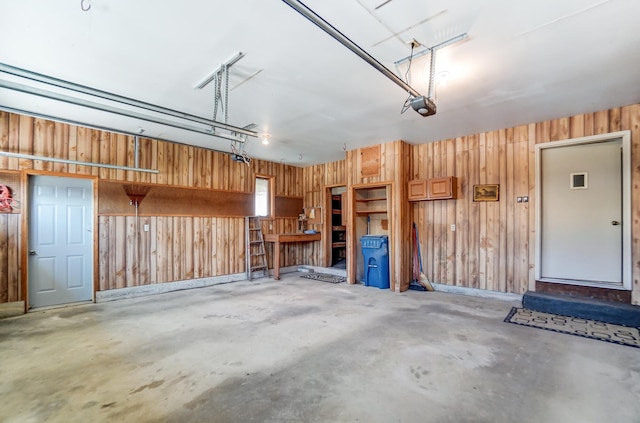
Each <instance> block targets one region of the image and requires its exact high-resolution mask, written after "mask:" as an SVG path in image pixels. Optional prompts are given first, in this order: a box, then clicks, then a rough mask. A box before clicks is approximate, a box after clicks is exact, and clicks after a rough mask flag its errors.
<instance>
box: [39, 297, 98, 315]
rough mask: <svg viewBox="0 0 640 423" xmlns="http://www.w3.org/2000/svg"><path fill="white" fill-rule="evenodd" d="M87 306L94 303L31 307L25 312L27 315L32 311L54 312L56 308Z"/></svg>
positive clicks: (80, 302) (90, 301) (78, 302)
mask: <svg viewBox="0 0 640 423" xmlns="http://www.w3.org/2000/svg"><path fill="white" fill-rule="evenodd" d="M87 304H94V302H93V300H87V301H75V302H73V303H64V304H54V305H50V306H42V307H31V308H29V309H28V310H27V313H31V312H32V311H47V310H55V309H58V308H66V307H74V306H79V305H87Z"/></svg>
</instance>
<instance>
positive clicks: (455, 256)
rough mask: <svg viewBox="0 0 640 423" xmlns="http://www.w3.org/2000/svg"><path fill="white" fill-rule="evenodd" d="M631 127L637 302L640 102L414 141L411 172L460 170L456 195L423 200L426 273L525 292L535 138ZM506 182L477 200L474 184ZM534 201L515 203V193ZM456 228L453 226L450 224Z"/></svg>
mask: <svg viewBox="0 0 640 423" xmlns="http://www.w3.org/2000/svg"><path fill="white" fill-rule="evenodd" d="M621 130H630V131H631V133H632V134H631V137H632V138H631V139H632V145H633V147H632V169H633V175H632V187H633V193H632V210H633V223H632V224H633V257H634V260H633V262H634V282H633V287H634V302H635V303H636V304H637V303H638V302H639V301H640V282H639V278H640V219H639V218H638V216H639V214H640V105H631V106H626V107H621V108H614V109H611V110H605V111H601V112H596V113H588V114H583V115H578V116H572V117H567V118H562V119H555V120H551V121H546V122H540V123H535V124H530V125H523V126H518V127H515V128H508V129H503V130H498V131H491V132H485V133H481V134H475V135H470V136H466V137H460V138H456V139H448V140H443V141H439V142H434V143H429V144H422V145H417V146H414V147H413V154H412V156H413V166H412V178H413V179H425V178H432V177H440V176H457V177H458V182H459V186H458V192H459V198H458V199H457V200H440V201H426V202H417V203H415V204H414V206H413V207H414V210H413V211H414V219H415V221H416V223H417V225H418V232H419V235H420V240H421V243H422V259H423V262H424V266H425V273H426V274H427V276H428V277H429V278H430V280H432V281H434V282H437V283H444V284H448V285H456V286H465V287H472V288H480V289H489V290H494V291H502V292H513V293H524V292H525V291H527V290H528V289H530V286H531V284H532V282H533V279H534V269H535V204H536V198H535V145H536V144H538V143H544V142H549V141H559V140H566V139H571V138H578V137H583V136H589V135H597V134H606V133H609V132H616V131H621ZM483 183H487V184H500V201H499V202H495V203H494V202H491V203H484V202H482V203H480V202H473V197H472V189H473V185H474V184H483ZM525 195H528V196H529V203H517V202H516V197H517V196H525ZM452 224H455V225H456V231H455V232H452V231H451V229H450V228H451V225H452Z"/></svg>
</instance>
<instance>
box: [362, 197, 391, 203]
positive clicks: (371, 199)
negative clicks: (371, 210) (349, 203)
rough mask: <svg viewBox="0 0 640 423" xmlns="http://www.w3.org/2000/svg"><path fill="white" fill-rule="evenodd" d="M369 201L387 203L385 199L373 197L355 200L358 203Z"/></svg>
mask: <svg viewBox="0 0 640 423" xmlns="http://www.w3.org/2000/svg"><path fill="white" fill-rule="evenodd" d="M369 201H387V197H375V198H357V199H356V202H358V203H368V202H369Z"/></svg>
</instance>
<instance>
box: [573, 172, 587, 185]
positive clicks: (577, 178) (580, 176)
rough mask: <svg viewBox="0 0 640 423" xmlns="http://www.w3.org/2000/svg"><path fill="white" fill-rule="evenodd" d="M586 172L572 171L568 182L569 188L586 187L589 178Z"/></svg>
mask: <svg viewBox="0 0 640 423" xmlns="http://www.w3.org/2000/svg"><path fill="white" fill-rule="evenodd" d="M588 176H589V175H588V174H587V172H580V173H572V174H571V175H570V179H569V183H570V186H569V188H570V189H588V188H589V182H588V181H589V178H588Z"/></svg>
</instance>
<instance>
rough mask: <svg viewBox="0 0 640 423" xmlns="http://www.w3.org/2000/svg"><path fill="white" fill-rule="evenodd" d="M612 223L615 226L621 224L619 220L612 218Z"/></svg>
mask: <svg viewBox="0 0 640 423" xmlns="http://www.w3.org/2000/svg"><path fill="white" fill-rule="evenodd" d="M611 224H612V225H613V226H618V225H619V224H620V222H618V221H617V220H612V221H611Z"/></svg>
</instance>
